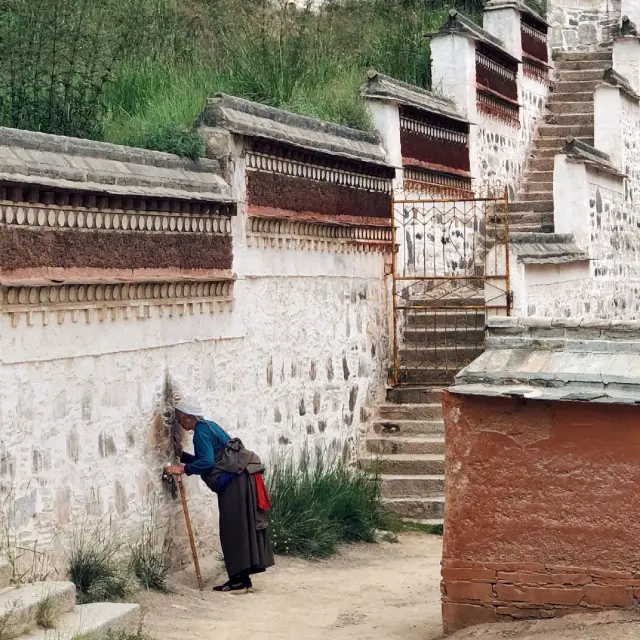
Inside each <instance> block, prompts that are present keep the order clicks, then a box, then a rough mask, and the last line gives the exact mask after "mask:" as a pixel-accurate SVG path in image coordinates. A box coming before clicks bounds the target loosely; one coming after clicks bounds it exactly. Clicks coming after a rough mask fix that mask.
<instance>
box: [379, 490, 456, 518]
mask: <svg viewBox="0 0 640 640" xmlns="http://www.w3.org/2000/svg"><path fill="white" fill-rule="evenodd" d="M382 502H383V504H384V506H385V507H386V508H387V509H388V510H389V511H391V513H393V514H394V515H395V516H397V517H398V518H411V519H416V520H423V519H429V520H431V519H436V518H443V517H444V497H443V496H434V497H431V498H426V497H425V498H386V499H384V500H383V501H382Z"/></svg>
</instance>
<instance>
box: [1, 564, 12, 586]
mask: <svg viewBox="0 0 640 640" xmlns="http://www.w3.org/2000/svg"><path fill="white" fill-rule="evenodd" d="M12 578H13V569H12V568H11V565H10V564H7V563H6V562H0V591H2V590H3V589H6V588H7V587H10V586H11V580H12Z"/></svg>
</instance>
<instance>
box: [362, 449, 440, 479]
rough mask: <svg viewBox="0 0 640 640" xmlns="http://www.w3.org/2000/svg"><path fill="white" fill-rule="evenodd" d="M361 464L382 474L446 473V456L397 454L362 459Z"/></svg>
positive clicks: (431, 474)
mask: <svg viewBox="0 0 640 640" xmlns="http://www.w3.org/2000/svg"><path fill="white" fill-rule="evenodd" d="M360 465H361V466H363V467H364V468H366V469H370V470H374V471H377V472H378V473H380V474H381V475H405V474H406V475H412V476H414V475H416V476H417V475H429V476H435V475H444V456H443V455H439V454H432V455H412V454H406V453H404V454H397V455H383V456H372V457H371V458H368V459H361V460H360Z"/></svg>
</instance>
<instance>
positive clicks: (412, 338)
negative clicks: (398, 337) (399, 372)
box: [403, 318, 484, 346]
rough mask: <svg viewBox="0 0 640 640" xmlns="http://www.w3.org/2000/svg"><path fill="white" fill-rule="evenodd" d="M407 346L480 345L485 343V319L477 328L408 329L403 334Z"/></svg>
mask: <svg viewBox="0 0 640 640" xmlns="http://www.w3.org/2000/svg"><path fill="white" fill-rule="evenodd" d="M403 338H404V343H405V344H411V345H414V344H418V345H423V346H434V345H437V346H451V345H456V344H461V343H462V344H464V345H478V344H480V345H481V344H482V343H483V342H484V318H482V321H481V322H478V324H477V326H473V325H472V326H468V323H467V324H466V326H462V327H456V326H455V325H454V326H451V327H435V328H434V327H428V326H427V327H407V328H405V330H404V333H403Z"/></svg>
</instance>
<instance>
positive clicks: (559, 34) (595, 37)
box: [548, 0, 621, 51]
mask: <svg viewBox="0 0 640 640" xmlns="http://www.w3.org/2000/svg"><path fill="white" fill-rule="evenodd" d="M620 5H621V0H550V2H549V11H548V20H549V23H550V24H551V38H550V41H551V46H552V48H553V49H554V50H557V51H581V50H588V49H593V48H594V47H598V46H610V45H611V44H612V42H613V38H614V36H615V33H616V29H617V27H618V26H619V24H620V18H621V14H620Z"/></svg>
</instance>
